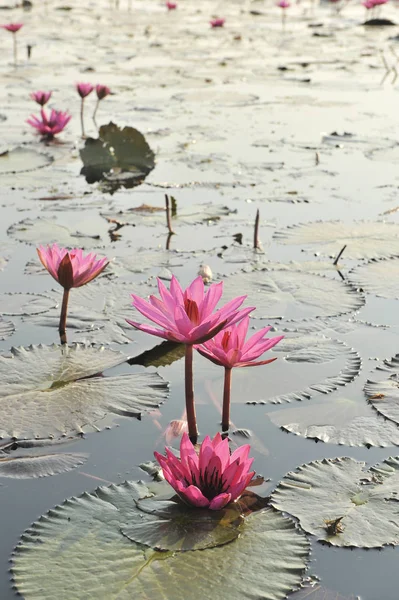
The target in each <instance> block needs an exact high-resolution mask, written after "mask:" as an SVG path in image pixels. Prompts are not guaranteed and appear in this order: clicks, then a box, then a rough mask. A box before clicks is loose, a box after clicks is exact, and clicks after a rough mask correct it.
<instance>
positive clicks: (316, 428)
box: [268, 397, 399, 448]
mask: <svg viewBox="0 0 399 600" xmlns="http://www.w3.org/2000/svg"><path fill="white" fill-rule="evenodd" d="M268 417H269V418H270V420H271V421H272V423H274V424H275V425H278V426H279V427H281V429H283V430H284V431H287V432H289V433H294V434H295V435H300V436H302V437H306V438H309V439H312V440H316V441H320V442H325V443H326V444H339V445H345V446H366V447H367V448H370V447H383V448H386V447H388V446H399V427H398V426H397V425H396V424H395V423H392V422H390V421H387V420H386V419H384V418H383V417H382V416H381V415H378V414H377V413H376V412H375V411H374V410H373V409H372V408H371V406H368V405H367V404H366V402H364V398H359V399H356V400H353V399H350V398H345V397H338V398H329V399H328V401H323V402H321V403H319V404H314V403H312V404H311V405H309V406H301V407H298V408H297V407H296V408H288V409H284V410H278V411H275V412H272V413H270V414H269V415H268Z"/></svg>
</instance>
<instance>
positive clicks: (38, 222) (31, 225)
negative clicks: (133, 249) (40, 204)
mask: <svg viewBox="0 0 399 600" xmlns="http://www.w3.org/2000/svg"><path fill="white" fill-rule="evenodd" d="M7 233H8V235H9V236H10V237H12V238H14V239H16V240H18V241H19V242H25V243H27V244H34V245H39V244H42V245H45V244H51V243H53V242H56V243H57V244H58V245H59V246H66V247H68V248H71V247H72V248H75V247H78V248H85V247H89V248H92V247H93V246H95V245H98V243H99V238H98V236H92V235H85V234H82V233H80V232H78V231H75V232H71V231H70V230H69V229H68V227H66V226H64V225H60V224H59V223H57V222H56V221H51V220H49V219H43V218H42V217H37V218H36V219H30V218H27V219H24V220H23V221H20V222H19V223H14V224H13V225H10V227H9V228H8V229H7Z"/></svg>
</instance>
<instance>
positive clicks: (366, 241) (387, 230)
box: [274, 221, 399, 259]
mask: <svg viewBox="0 0 399 600" xmlns="http://www.w3.org/2000/svg"><path fill="white" fill-rule="evenodd" d="M274 237H275V239H277V240H278V241H279V242H280V243H282V244H299V245H301V246H302V247H303V246H306V249H307V250H312V251H315V252H316V251H317V252H320V253H321V254H323V256H330V257H331V256H336V254H337V253H338V252H339V251H340V250H341V248H342V247H343V246H345V245H346V249H345V258H350V259H359V258H380V257H387V256H393V255H397V254H399V225H397V224H396V223H383V222H375V221H374V222H372V221H370V222H368V221H360V222H358V223H342V222H341V221H314V222H312V223H305V224H302V225H291V226H289V227H287V228H286V229H282V230H280V231H278V232H277V233H275V235H274Z"/></svg>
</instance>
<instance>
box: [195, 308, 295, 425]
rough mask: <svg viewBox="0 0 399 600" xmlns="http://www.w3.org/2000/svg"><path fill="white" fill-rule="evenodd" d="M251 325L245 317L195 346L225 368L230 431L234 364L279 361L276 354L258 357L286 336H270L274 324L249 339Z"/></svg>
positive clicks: (225, 410) (226, 417) (224, 415)
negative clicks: (274, 355)
mask: <svg viewBox="0 0 399 600" xmlns="http://www.w3.org/2000/svg"><path fill="white" fill-rule="evenodd" d="M248 327H249V317H248V316H246V317H244V318H243V319H242V320H241V321H240V322H239V323H236V324H234V325H229V326H228V327H226V328H225V329H223V331H220V332H219V333H217V334H216V335H215V337H214V338H213V339H211V340H208V341H206V342H204V343H203V344H201V345H199V346H195V348H196V349H197V350H198V352H199V353H200V354H202V356H205V358H208V359H209V360H211V361H212V362H213V363H215V364H216V365H219V366H221V367H224V369H225V371H224V391H223V411H222V429H223V431H228V429H229V425H230V396H231V371H232V369H233V368H234V367H257V366H260V365H267V364H269V363H271V362H274V361H275V360H276V357H274V358H269V359H267V360H258V361H257V360H256V359H257V358H259V357H260V356H261V355H262V354H264V353H265V352H267V350H270V349H271V348H273V346H275V345H276V344H278V343H279V342H280V341H281V340H282V339H283V337H284V336H283V335H279V336H276V337H272V338H267V337H266V335H267V334H268V333H269V331H270V329H271V327H264V328H263V329H261V330H260V331H257V332H256V333H255V334H254V335H252V336H251V337H250V338H249V339H248V340H246V337H247V333H248Z"/></svg>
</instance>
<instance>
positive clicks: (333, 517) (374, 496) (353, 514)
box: [271, 457, 399, 548]
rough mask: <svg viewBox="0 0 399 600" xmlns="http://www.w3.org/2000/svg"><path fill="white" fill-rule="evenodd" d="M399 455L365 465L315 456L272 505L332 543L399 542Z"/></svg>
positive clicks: (374, 544)
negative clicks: (368, 467)
mask: <svg viewBox="0 0 399 600" xmlns="http://www.w3.org/2000/svg"><path fill="white" fill-rule="evenodd" d="M398 501H399V457H397V458H392V457H391V458H388V459H387V460H385V461H384V462H382V463H380V464H378V465H376V466H373V467H370V469H369V470H367V471H366V470H365V463H364V462H358V461H356V460H354V459H353V458H346V457H345V458H333V459H324V460H322V461H318V460H316V461H313V462H310V463H309V464H305V465H302V466H301V467H299V468H298V469H297V470H296V471H295V472H291V473H288V474H287V475H286V476H285V477H284V479H283V480H282V481H281V482H280V484H279V485H278V487H277V488H276V490H275V491H274V492H273V494H272V496H271V502H272V505H273V506H274V507H275V508H277V509H279V510H282V511H284V512H287V513H289V514H291V515H293V516H294V517H296V518H297V519H299V522H300V524H301V527H302V528H303V529H304V530H305V531H307V532H308V533H311V534H313V535H315V536H316V537H317V539H318V540H323V541H325V542H328V543H329V544H331V545H333V546H354V547H358V548H380V547H381V546H384V545H386V544H393V545H396V544H398V543H399V523H398V520H397V514H398Z"/></svg>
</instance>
